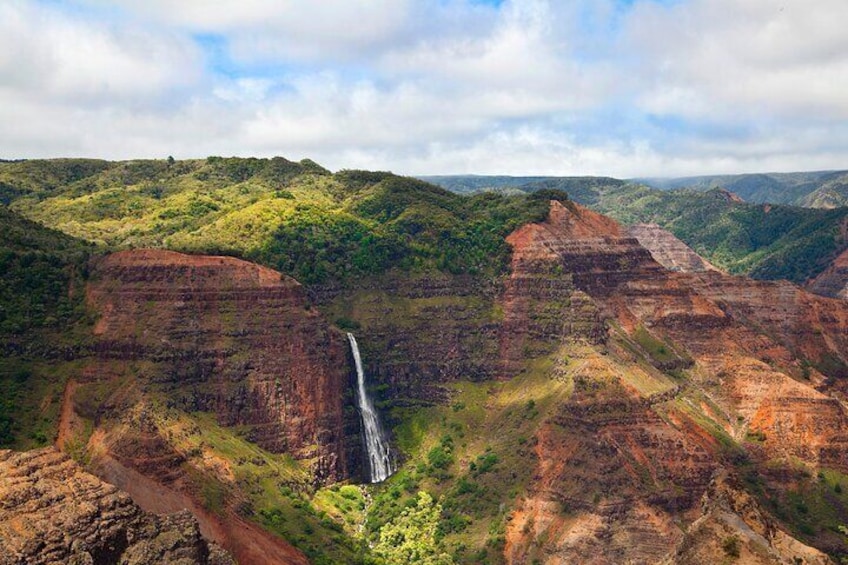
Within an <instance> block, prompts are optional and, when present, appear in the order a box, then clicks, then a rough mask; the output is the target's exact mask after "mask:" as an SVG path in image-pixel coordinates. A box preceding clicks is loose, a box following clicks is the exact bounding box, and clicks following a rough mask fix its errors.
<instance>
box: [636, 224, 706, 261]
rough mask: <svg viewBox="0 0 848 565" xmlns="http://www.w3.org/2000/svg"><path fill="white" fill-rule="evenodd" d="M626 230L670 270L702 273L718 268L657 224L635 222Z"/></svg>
mask: <svg viewBox="0 0 848 565" xmlns="http://www.w3.org/2000/svg"><path fill="white" fill-rule="evenodd" d="M626 232H627V235H629V236H630V237H635V238H636V240H637V241H638V242H639V244H640V245H641V246H642V247H644V248H645V249H647V250H648V251H650V252H651V256H653V258H654V260H655V261H656V262H657V263H659V264H660V265H662V266H663V267H665V268H666V269H668V270H669V271H682V272H684V273H701V272H704V271H717V270H718V269H716V268H715V267H714V266H713V265H712V264H710V262H709V261H707V260H706V259H704V258H703V257H701V256H700V255H698V254H697V253H695V251H693V250H692V248H691V247H689V246H688V245H686V244H685V243H683V242H682V241H680V240H679V239H677V238H676V237H675V236H674V234H673V233H671V232H670V231H668V230H664V229H662V228H661V227H660V226H658V225H657V224H635V225H632V226H630V227H628V228H627V230H626Z"/></svg>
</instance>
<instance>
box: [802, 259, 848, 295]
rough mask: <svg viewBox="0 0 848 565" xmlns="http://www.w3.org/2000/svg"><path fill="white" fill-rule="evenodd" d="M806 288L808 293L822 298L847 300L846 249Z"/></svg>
mask: <svg viewBox="0 0 848 565" xmlns="http://www.w3.org/2000/svg"><path fill="white" fill-rule="evenodd" d="M807 288H808V289H809V290H810V292H815V293H816V294H821V295H822V296H830V297H833V298H842V299H845V300H848V249H846V250H845V251H843V252H842V254H841V255H839V256H838V257H837V258H836V259H834V261H833V263H831V264H830V266H829V267H828V268H827V269H825V270H824V272H822V273H821V274H820V275H819V276H817V277H816V278H815V279H813V280H812V281H811V282H810V283H809V284H808V285H807Z"/></svg>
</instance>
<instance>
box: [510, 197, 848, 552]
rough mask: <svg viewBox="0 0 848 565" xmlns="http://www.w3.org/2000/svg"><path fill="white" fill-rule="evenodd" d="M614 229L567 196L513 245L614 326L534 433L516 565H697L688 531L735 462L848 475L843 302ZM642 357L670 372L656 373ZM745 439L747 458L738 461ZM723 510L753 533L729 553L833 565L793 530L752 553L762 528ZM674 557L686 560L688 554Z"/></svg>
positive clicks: (515, 542)
mask: <svg viewBox="0 0 848 565" xmlns="http://www.w3.org/2000/svg"><path fill="white" fill-rule="evenodd" d="M604 220H605V219H603V217H600V216H599V215H598V214H596V213H595V212H592V211H590V210H587V209H585V208H583V207H581V206H578V205H575V204H573V203H565V204H563V203H560V202H556V201H554V202H552V203H551V214H550V216H549V218H548V220H547V221H546V222H544V223H540V224H530V225H526V226H524V227H522V228H520V229H519V230H517V231H516V232H514V233H513V234H512V235H511V236H510V237H509V239H508V241H509V242H510V243H511V244H512V245H513V249H514V253H513V273H512V277H520V276H522V275H524V276H529V275H530V274H533V273H538V272H549V273H557V274H558V275H559V278H560V279H562V278H565V279H567V280H570V281H573V284H574V286H575V287H576V288H577V289H578V290H579V291H581V292H582V293H584V295H585V296H586V297H587V299H588V300H589V301H590V302H591V303H592V304H594V305H595V307H596V308H597V309H598V311H599V312H601V315H602V316H603V318H604V319H605V321H606V323H607V327H608V328H609V332H610V333H609V336H608V337H607V338H606V339H605V340H604V341H603V343H604V345H605V349H606V353H605V356H603V357H598V358H596V359H587V360H583V361H576V362H575V361H574V360H573V359H572V366H574V367H575V368H574V369H572V370H571V378H572V380H573V387H574V388H573V393H572V395H571V397H570V398H569V399H568V400H567V401H565V402H563V403H562V404H561V406H560V407H559V409H558V410H557V412H556V413H555V414H554V415H553V416H552V417H549V418H548V420H547V421H546V422H545V423H544V424H543V425H542V426H541V427H540V428H539V429H538V431H537V432H536V442H537V443H536V448H535V454H536V459H537V468H536V471H535V473H534V476H533V480H532V481H531V483H530V484H529V485H528V489H527V493H526V495H525V496H523V497H520V500H519V503H518V504H517V506H516V509H515V511H514V512H513V514H512V516H511V519H510V521H509V524H508V526H507V531H506V542H507V543H506V548H505V555H506V559H507V561H508V562H510V563H529V562H531V561H532V560H533V559H539V560H540V561H542V562H545V563H569V562H579V561H584V560H585V559H586V558H587V556H588V555H592V556H593V562H595V563H622V562H639V563H643V562H644V563H656V562H659V561H663V560H666V561H667V562H669V563H677V562H680V563H694V562H697V557H692V555H701V553H699V552H700V551H701V549H698V548H695V545H697V543H700V542H696V541H693V540H695V539H696V537H697V536H695V534H694V533H693V532H695V530H692V531H691V532H689V533H686V534H684V533H683V531H681V529H680V524H703V523H704V522H705V521H706V520H707V519H700V514H701V513H700V512H699V508H698V501H699V500H700V499H701V498H702V497H705V496H706V497H707V499H710V500H716V499H717V498H716V497H717V496H718V495H716V492H718V491H717V490H716V488H717V487H715V486H710V485H711V483H710V480H711V477H712V476H713V475H714V474H715V473H716V472H718V471H721V470H722V469H729V470H733V469H735V467H736V465H737V462H736V459H734V457H742V455H740V454H743V453H745V455H744V457H750V458H751V459H750V460H747V459H745V460H746V461H749V463H747V464H748V465H750V464H752V463H753V464H754V465H755V466H756V465H763V466H764V467H763V468H764V469H766V468H768V465H772V466H776V467H778V468H783V466H785V468H786V469H793V468H794V467H793V466H797V465H799V464H800V465H801V466H802V467H804V468H806V469H810V470H816V469H819V468H831V469H839V470H840V471H841V472H845V471H848V441H846V439H848V438H846V434H845V431H844V430H845V429H846V426H848V413H846V410H845V408H844V406H843V405H842V403H841V402H840V400H839V394H840V389H841V385H840V382H841V379H839V377H840V376H841V375H842V372H843V371H844V368H845V366H846V361H848V359H846V355H847V354H848V353H846V352H848V335H846V332H845V328H846V327H848V306H846V304H845V303H844V301H839V300H833V299H827V298H821V297H818V296H815V295H812V294H809V293H807V292H804V291H803V290H801V289H799V288H798V287H796V286H794V285H791V284H789V283H781V282H762V281H752V280H750V279H746V278H742V277H731V276H728V275H724V274H722V273H720V272H716V271H712V270H701V271H699V272H695V273H680V272H671V271H668V270H666V269H664V268H662V267H661V266H660V265H659V264H658V263H657V261H656V260H655V259H654V258H653V257H651V255H650V254H649V253H648V251H647V250H646V249H645V248H644V247H642V246H641V245H639V243H638V241H637V240H636V239H635V238H633V237H628V234H627V233H626V232H625V231H624V230H622V229H621V228H619V227H618V226H617V225H614V224H612V223H610V221H608V220H607V221H604ZM571 355H573V353H571ZM607 356H608V357H607ZM643 360H644V361H648V362H649V363H650V364H651V365H653V367H655V368H656V369H658V370H659V371H658V372H651V371H647V372H646V367H645V366H644V365H643V363H644V361H643ZM619 363H620V364H619ZM825 422H827V423H826V424H825ZM749 437H754V438H756V440H755V441H754V440H750V442H749V441H748V440H747V439H746V438H749ZM736 442H738V445H740V447H741V446H745V447H744V449H745V451H743V450H742V449H740V450H739V452H738V454H737V455H734V456H731V454H730V453H729V452H728V451H727V450H728V447H727V446H728V445H731V444H735V443H736ZM737 449H739V448H737ZM806 472H809V471H806ZM791 475H792V472H788V471H787V472H784V474H783V477H786V476H791ZM769 480H771V481H772V482H771V483H770V485H771V486H770V487H769V488H774V489H776V490H777V491H779V490H781V489H789V488H795V487H792V486H791V483H787V482H785V481H787V479H785V478H781V475H780V474H779V473H778V474H776V475H774V474H773V476H772V479H769ZM711 489H712V490H711ZM710 493H712V494H710ZM723 496H724V498H721V500H725V501H727V500H728V499H733V500H734V501H736V502H739V501H740V500H743V499H744V500H751V498H750V496H748V495H747V494H744V493H741V492H740V494H739V496H738V497H735V498H734V497H733V496H732V495H728V494H727V493H726V492H725V495H723ZM745 497H747V498H745ZM719 498H720V497H719ZM716 504H718V503H716ZM710 508H712V506H711V507H710ZM736 511H738V509H737V510H736ZM716 512H718V511H716ZM716 512H713V511H712V510H710V511H706V510H705V511H704V513H705V515H709V516H711V518H710V519H709V520H712V521H711V522H710V524H713V525H711V526H709V527H710V528H713V529H715V530H716V531H718V530H721V531H722V532H725V533H726V536H731V535H739V536H740V539H742V541H741V542H739V543H741V544H742V545H741V549H739V548H736V549H731V552H735V551H742V552H743V553H745V554H746V555H747V553H746V552H750V551H758V550H757V549H756V548H760V549H762V551H764V552H765V553H764V555H766V557H765V558H764V559H763V560H761V561H756V562H762V563H783V562H792V559H794V557H796V556H797V557H799V558H800V559H802V561H801V562H804V563H825V562H828V561H827V558H826V557H824V556H823V555H822V554H821V553H819V552H818V551H816V550H813V549H811V548H809V547H806V546H805V545H804V544H802V543H800V542H798V541H797V540H795V539H793V538H792V537H791V536H789V535H786V534H780V536H777V534H775V536H777V537H774V536H772V537H771V538H768V539H761V538H756V539H755V540H754V538H753V537H751V538H750V539H751V540H754V541H751V542H750V543H749V541H750V540H749V537H746V535H747V532H748V531H749V530H751V529H752V528H754V529H756V528H757V527H759V526H757V525H756V524H754V523H753V522H752V523H748V522H745V520H741V519H736V518H733V519H731V518H728V519H727V520H724V518H722V520H724V522H722V524H724V525H723V526H721V527H719V526H717V525H715V524H716V522H715V519H716V518H715V517H716V516H717V515H718V514H716ZM699 519H700V521H699ZM745 519H746V520H747V517H746V518H745ZM763 519H764V520H765V518H763ZM749 522H750V521H749ZM761 523H765V522H762V521H761ZM769 523H771V522H769ZM701 527H702V528H707V526H696V529H697V528H701ZM722 528H724V529H722ZM698 531H700V530H698ZM771 533H772V534H774V532H771ZM698 535H701V534H698ZM716 535H718V534H716ZM693 536H695V537H693ZM781 536H783V537H781ZM778 538H779V539H778ZM697 539H701V538H697ZM705 543H706V542H705ZM710 544H712V545H710V547H713V546H715V543H714V542H710ZM708 545H709V544H708ZM749 546H750V547H749ZM755 546H756V547H755ZM673 547H680V548H685V551H684V550H683V549H681V552H680V553H678V554H676V555H677V556H675V554H670V553H669V551H670V549H671V548H673ZM698 547H700V546H698ZM784 550H785V551H784ZM713 556H714V557H715V555H713ZM693 559H694V560H693ZM701 562H704V561H701Z"/></svg>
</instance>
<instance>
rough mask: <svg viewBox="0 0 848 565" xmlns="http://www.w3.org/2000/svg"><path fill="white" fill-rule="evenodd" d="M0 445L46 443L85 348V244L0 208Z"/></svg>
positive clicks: (22, 447)
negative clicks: (72, 363)
mask: <svg viewBox="0 0 848 565" xmlns="http://www.w3.org/2000/svg"><path fill="white" fill-rule="evenodd" d="M0 232H2V233H3V238H2V239H0V447H16V448H21V449H24V448H31V447H39V446H43V445H47V444H48V443H51V442H52V441H53V439H54V435H55V430H56V427H55V424H56V421H57V418H58V409H59V405H60V404H61V402H60V398H61V391H62V387H63V386H64V382H65V378H66V376H67V368H68V366H69V364H68V363H66V362H64V361H63V360H62V357H64V356H65V354H64V352H66V351H72V350H75V349H79V348H82V347H84V346H85V342H86V339H87V337H84V336H85V335H86V334H87V330H86V329H85V327H87V326H86V324H88V321H89V320H88V316H87V312H86V309H85V305H84V303H83V292H82V287H83V284H84V280H85V277H86V275H87V269H86V263H87V260H88V256H89V254H90V253H91V252H92V251H93V248H92V247H91V246H90V245H87V244H85V243H84V242H81V241H78V240H75V239H74V238H71V237H68V236H66V235H64V234H62V233H59V232H56V231H53V230H49V229H46V228H44V227H42V226H40V225H38V224H36V223H34V222H31V221H29V220H26V219H24V218H22V217H20V216H19V215H18V214H16V213H14V212H12V211H10V210H9V209H8V208H6V207H5V206H0Z"/></svg>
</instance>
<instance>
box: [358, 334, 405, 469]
mask: <svg viewBox="0 0 848 565" xmlns="http://www.w3.org/2000/svg"><path fill="white" fill-rule="evenodd" d="M347 339H348V341H350V348H351V350H352V351H353V360H354V361H355V362H356V383H357V389H356V394H357V396H358V397H359V413H360V414H362V428H363V429H364V430H365V448H366V450H367V451H368V466H369V468H370V471H371V482H372V483H379V482H381V481H384V480H386V479H387V478H388V477H389V475H391V474H392V473H394V471H395V467H394V462H393V461H392V453H391V450H390V449H389V441H388V440H387V439H386V436H385V434H384V433H383V428H382V427H381V426H380V420H379V418H378V416H377V411H376V410H374V405H373V404H372V403H371V399H370V398H368V392H367V391H366V390H365V371H364V370H363V369H362V359H361V358H360V356H359V346H357V345H356V338H355V337H353V334H351V333H348V334H347Z"/></svg>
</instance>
